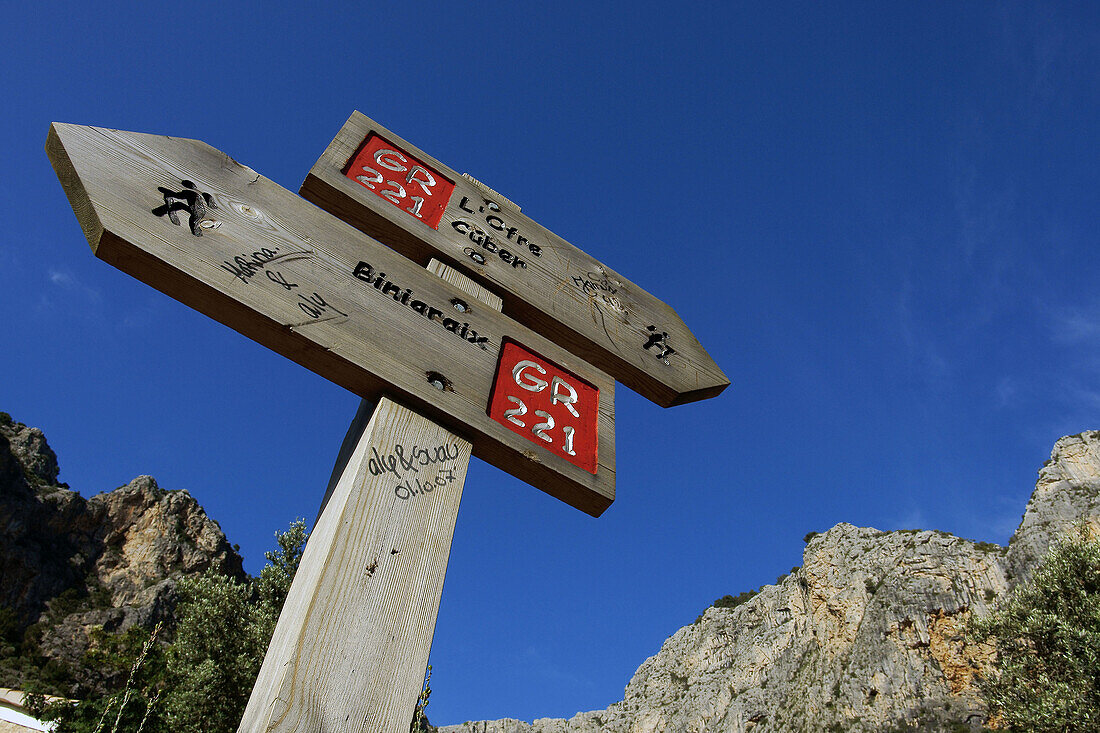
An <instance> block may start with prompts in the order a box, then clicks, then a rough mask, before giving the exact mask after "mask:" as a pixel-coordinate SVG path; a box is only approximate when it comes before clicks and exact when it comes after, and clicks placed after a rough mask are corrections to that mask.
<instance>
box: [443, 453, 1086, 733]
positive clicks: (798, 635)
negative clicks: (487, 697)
mask: <svg viewBox="0 0 1100 733" xmlns="http://www.w3.org/2000/svg"><path fill="white" fill-rule="evenodd" d="M1082 521H1085V522H1091V523H1093V524H1095V525H1098V526H1100V432H1087V433H1083V434H1081V435H1078V436H1074V437H1069V438H1062V439H1061V440H1059V441H1058V443H1057V444H1056V445H1055V447H1054V451H1053V453H1052V455H1051V461H1050V462H1049V463H1048V464H1047V465H1046V466H1044V468H1043V469H1042V471H1040V473H1039V481H1038V483H1037V485H1036V488H1035V493H1034V494H1033V495H1032V497H1031V501H1030V502H1029V503H1028V505H1027V510H1026V512H1025V514H1024V519H1023V521H1022V522H1021V524H1020V528H1019V529H1018V530H1017V532H1016V534H1015V536H1013V538H1012V541H1011V542H1010V545H1009V547H1008V548H1003V547H999V546H997V545H992V544H989V543H974V542H971V541H969V540H965V539H961V538H959V537H955V536H953V535H949V534H946V533H944V532H938V531H898V532H880V531H878V530H875V529H871V528H865V527H864V528H861V527H854V526H852V525H850V524H838V525H837V526H835V527H833V528H832V529H831V530H829V531H828V532H827V533H825V534H824V535H817V536H815V537H812V538H811V539H810V540H809V542H808V543H807V545H806V549H805V551H804V553H803V566H802V567H801V568H800V569H799V570H797V571H796V572H794V573H792V574H791V575H789V576H787V577H786V578H785V579H783V580H782V582H780V583H779V584H777V585H772V586H766V587H764V588H762V589H761V591H760V593H759V594H757V595H756V596H754V597H752V598H751V599H750V600H748V601H747V602H745V603H743V604H741V605H739V606H737V607H735V608H718V607H712V608H709V609H707V611H706V612H705V613H704V614H703V616H702V617H701V618H700V619H699V620H698V621H697V622H696V623H694V624H692V625H690V626H685V627H684V628H682V629H680V630H679V631H677V632H676V633H675V634H673V636H672V637H671V638H669V639H668V640H667V641H666V642H665V643H664V645H663V646H662V647H661V649H660V651H659V652H658V653H657V654H655V655H654V656H652V657H650V658H649V659H647V660H646V661H645V662H644V663H643V664H642V666H641V667H639V668H638V671H637V672H636V673H635V674H634V677H633V679H631V680H630V683H629V684H628V685H627V687H626V691H625V695H624V697H623V700H621V701H620V702H617V703H615V704H613V705H611V706H610V707H609V708H607V709H606V710H599V711H594V712H585V713H578V714H577V715H575V716H573V717H572V718H570V719H568V720H562V719H549V718H547V719H539V720H535V721H534V722H533V723H526V722H522V721H517V720H510V719H508V720H499V721H483V722H476V723H465V724H463V725H457V726H447V727H442V728H440V729H439V730H440V731H443V732H445V733H589V732H592V733H595V732H597V731H598V732H601V733H658V732H667V733H673V732H675V733H680V732H699V733H701V732H703V731H729V732H731V733H732V732H737V733H741V732H748V731H752V732H753V733H763V732H764V731H828V730H843V731H892V730H907V731H914V730H916V731H919V730H926V731H941V730H951V729H956V728H953V726H959V725H961V726H963V728H964V729H965V728H967V727H969V728H971V729H974V730H978V729H980V728H981V726H982V724H983V723H985V722H987V721H986V717H987V716H986V710H985V707H984V705H983V703H982V701H981V699H980V697H979V696H978V694H977V688H976V686H975V675H976V673H978V672H979V671H980V670H981V669H982V668H983V667H985V666H987V665H988V664H990V662H991V659H992V651H993V650H992V648H991V647H989V646H986V645H984V644H977V643H974V642H970V641H968V640H967V639H966V637H965V634H964V633H963V630H964V628H965V625H966V622H967V619H968V618H969V617H970V616H971V615H972V614H978V615H984V614H986V613H988V612H989V610H990V608H991V606H992V604H993V603H994V601H995V600H996V598H997V597H998V596H1000V595H1001V594H1003V593H1005V592H1006V591H1008V590H1009V588H1010V587H1011V585H1012V584H1013V583H1014V582H1017V581H1018V580H1019V579H1022V578H1025V577H1027V575H1028V574H1030V572H1031V570H1032V569H1033V568H1034V567H1035V565H1036V564H1037V563H1038V562H1039V561H1040V560H1041V559H1042V557H1043V556H1044V555H1045V554H1046V551H1047V549H1048V548H1049V547H1050V546H1051V545H1052V544H1053V543H1054V542H1055V541H1056V540H1057V539H1058V537H1059V536H1060V535H1062V534H1064V532H1065V531H1066V530H1067V529H1069V528H1070V527H1072V526H1073V525H1074V524H1075V523H1078V522H1082Z"/></svg>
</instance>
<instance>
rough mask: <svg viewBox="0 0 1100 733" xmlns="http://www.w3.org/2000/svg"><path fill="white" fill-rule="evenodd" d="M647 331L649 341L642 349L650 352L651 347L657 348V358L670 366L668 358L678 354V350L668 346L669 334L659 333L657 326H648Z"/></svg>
mask: <svg viewBox="0 0 1100 733" xmlns="http://www.w3.org/2000/svg"><path fill="white" fill-rule="evenodd" d="M646 330H647V331H649V340H648V341H646V342H645V346H644V347H642V348H644V349H645V350H646V351H649V349H650V348H651V347H653V346H656V347H657V358H658V359H660V360H661V361H663V362H664V363H665V364H668V357H670V356H672V355H673V354H675V353H676V349H674V348H672V347H671V346H669V345H668V332H666V331H658V330H657V327H656V326H646Z"/></svg>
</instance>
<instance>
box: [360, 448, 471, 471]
mask: <svg viewBox="0 0 1100 733" xmlns="http://www.w3.org/2000/svg"><path fill="white" fill-rule="evenodd" d="M370 451H371V457H370V458H369V459H367V470H368V471H370V473H371V476H381V475H383V474H386V473H392V474H393V475H394V476H395V477H396V478H397V479H402V478H404V477H405V473H406V472H408V471H412V472H413V473H420V469H421V468H422V467H424V466H431V465H434V464H437V463H439V464H442V463H446V462H448V461H453V460H455V459H457V458H458V452H459V451H458V443H452V444H450V445H439V446H436V447H434V448H421V447H419V446H417V445H413V447H412V448H408V447H406V446H403V445H401V444H398V445H395V446H394V447H393V450H392V451H391V452H389V453H387V454H386V455H382V454H380V453H379V452H378V449H377V448H375V447H374V446H371V449H370Z"/></svg>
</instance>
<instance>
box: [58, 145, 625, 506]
mask: <svg viewBox="0 0 1100 733" xmlns="http://www.w3.org/2000/svg"><path fill="white" fill-rule="evenodd" d="M46 147H47V153H48V154H49V156H50V160H51V162H52V163H53V166H54V169H55V171H56V172H57V175H58V178H59V179H60V181H61V183H62V186H63V188H64V189H65V192H66V194H67V195H68V197H69V200H70V203H71V204H72V207H73V210H74V211H75V212H76V214H77V218H78V220H79V221H80V224H81V227H82V228H83V229H84V232H85V235H86V236H87V237H88V241H89V243H90V244H91V246H92V249H93V251H94V252H95V254H96V256H97V257H99V258H100V259H102V260H104V261H106V262H108V263H110V264H112V265H114V266H115V267H118V268H119V269H121V270H123V271H124V272H127V273H129V274H131V275H133V276H134V277H136V278H138V279H140V280H142V281H144V282H146V283H148V284H150V285H152V286H153V287H155V288H157V289H159V290H161V291H162V292H164V293H166V294H168V295H170V296H171V297H173V298H175V299H177V300H179V301H181V302H183V303H185V304H187V305H189V306H191V307H192V308H195V309H196V310H198V311H200V312H202V313H205V314H206V315H208V316H210V317H212V318H214V319H216V320H219V321H221V322H222V323H224V324H226V325H228V326H230V327H231V328H234V329H235V330H237V331H239V332H240V333H242V334H244V335H246V336H248V337H249V338H252V339H254V340H256V341H258V342H259V343H261V344H263V345H265V346H267V347H269V348H271V349H273V350H275V351H277V352H279V353H281V354H283V355H284V356H286V357H288V358H290V359H292V360H294V361H296V362H298V363H299V364H301V365H303V366H305V367H307V368H308V369H311V370H312V371H314V372H317V373H318V374H320V375H322V376H324V377H326V378H328V379H330V380H332V381H333V382H335V383H337V384H339V385H341V386H343V387H345V388H347V389H349V390H351V391H353V392H355V393H356V394H358V395H360V396H361V397H363V398H364V399H369V400H375V399H377V398H379V397H380V396H381V395H383V394H388V395H390V396H391V397H392V398H394V399H397V400H399V401H400V402H401V403H402V404H405V405H407V406H408V407H409V408H411V409H413V410H416V411H417V412H418V413H420V414H422V415H424V416H425V417H428V418H429V419H431V420H433V421H435V422H438V423H439V424H441V425H443V426H444V427H446V428H447V429H448V430H450V431H452V432H454V433H455V434H457V435H460V436H462V437H463V438H464V439H466V440H469V441H470V442H471V443H472V444H473V452H474V455H476V456H478V457H480V458H482V459H484V460H485V461H487V462H489V463H491V464H493V465H495V466H497V467H499V468H501V469H503V470H505V471H507V472H508V473H511V474H512V475H514V476H516V477H518V478H520V479H522V480H524V481H527V482H528V483H531V484H532V485H534V486H536V487H538V488H540V489H542V490H543V491H546V492H547V493H549V494H551V495H553V496H556V497H558V498H559V499H561V500H563V501H565V502H567V503H569V504H572V505H573V506H575V507H577V508H579V509H581V510H583V511H585V512H587V513H589V514H592V515H594V516H598V515H599V514H600V513H602V512H603V511H604V510H605V509H606V508H607V506H609V505H610V504H611V502H612V501H613V499H614V485H615V437H614V424H615V423H614V415H615V412H614V382H613V381H612V380H611V378H610V377H609V376H608V375H607V374H605V373H603V372H602V371H600V370H599V369H597V368H595V367H593V366H592V365H590V364H588V363H587V362H585V361H584V360H583V359H582V358H580V357H578V356H576V355H574V354H571V353H570V352H568V351H566V350H565V349H562V348H561V347H559V346H557V345H556V344H554V343H552V342H551V341H549V340H547V339H546V338H544V337H542V336H539V335H538V334H536V333H534V332H533V331H531V330H529V329H527V328H526V327H524V326H522V325H520V324H518V323H516V322H515V321H513V320H511V319H509V318H507V317H505V316H503V315H501V314H500V313H498V312H496V311H494V310H492V309H491V308H486V307H476V306H475V307H474V308H473V309H472V310H471V311H470V312H468V313H461V312H458V311H457V310H455V309H454V308H453V307H452V305H451V301H452V300H454V299H464V298H468V296H466V295H465V293H464V292H463V291H462V290H461V289H459V288H457V287H455V286H454V285H452V284H450V283H448V282H446V281H445V280H443V279H441V278H439V277H436V276H434V275H432V274H430V273H428V272H426V271H425V270H424V269H423V267H422V266H417V265H416V264H415V263H414V262H412V261H410V260H408V259H407V258H405V257H403V256H401V255H400V254H398V253H396V252H394V251H393V250H392V249H390V248H389V247H386V246H384V245H382V244H381V243H379V242H377V241H376V240H374V239H371V238H370V237H368V236H365V235H364V234H363V233H361V232H359V231H357V230H356V229H354V228H353V227H351V226H349V225H347V224H345V223H344V222H342V221H340V220H338V219H336V218H335V217H333V216H331V215H329V214H327V213H325V212H323V211H321V210H319V209H317V208H316V207H314V206H313V205H311V204H309V203H308V202H306V201H304V200H303V199H301V198H300V197H298V196H296V195H294V194H293V193H291V192H290V191H287V190H286V189H284V188H282V187H280V186H278V185H276V184H275V183H273V182H271V181H269V180H268V179H266V178H264V177H263V176H261V175H259V174H258V173H256V172H255V171H253V170H252V169H250V168H248V167H246V166H243V165H241V164H239V163H237V162H236V161H234V160H233V159H232V158H230V157H229V156H228V155H226V154H225V153H222V152H220V151H218V150H216V149H214V148H212V147H210V146H209V145H206V144H205V143H202V142H200V141H196V140H186V139H181V138H169V137H164V136H158V135H145V134H141V133H132V132H122V131H117V130H106V129H102V128H93V127H86V126H78V125H65V124H54V125H53V126H52V127H51V129H50V134H49V136H48V139H47V146H46ZM184 181H187V182H190V183H193V184H194V188H195V189H196V190H198V191H201V192H204V193H208V194H209V195H210V196H211V201H212V203H213V205H214V206H216V208H210V209H209V210H208V211H207V212H206V225H205V226H207V227H209V228H202V227H200V228H199V231H201V232H202V236H196V235H195V234H192V232H191V229H190V228H189V226H188V217H187V213H186V212H183V211H181V212H178V214H179V219H180V224H178V225H177V224H173V223H172V222H171V221H169V219H168V217H167V216H166V215H161V216H158V215H156V214H154V213H153V212H154V211H155V210H160V209H161V207H162V206H163V205H164V204H165V202H166V197H165V195H164V194H163V193H162V192H161V191H158V188H162V189H163V190H166V191H169V192H176V193H182V192H183V189H184V188H186V187H185V186H184V183H183V182H184ZM426 261H427V260H425V262H426ZM360 262H364V263H368V264H369V268H368V270H369V272H370V273H373V274H374V275H379V274H380V273H385V278H384V280H385V282H387V283H392V284H393V287H394V288H395V290H394V291H391V292H388V293H387V292H385V289H384V287H383V286H382V284H381V283H380V284H379V287H375V286H373V285H371V284H370V283H368V282H365V281H364V280H362V279H358V278H357V277H356V276H355V271H356V268H357V265H358V263H360ZM361 272H362V273H363V274H366V273H367V271H363V270H361ZM380 288H381V289H380ZM405 292H407V293H408V295H407V296H402V295H401V294H403V293H405ZM401 297H404V298H405V302H401V300H400V299H401ZM417 304H419V307H420V310H416V309H415V306H416V305H417ZM429 309H430V310H429ZM448 319H449V320H448ZM458 323H461V324H464V325H463V326H462V330H464V331H466V332H467V333H468V334H469V336H468V337H466V338H464V337H462V336H461V335H460V334H459V333H457V332H456V331H458V330H459V327H458ZM449 329H450V330H449ZM475 332H476V334H477V336H476V337H475V336H473V334H474V333H475ZM469 338H484V339H486V341H485V342H484V343H483V344H480V345H478V344H475V343H472V342H471V341H470V340H469ZM502 338H511V339H514V340H516V341H518V342H519V343H521V344H524V345H526V346H527V347H529V348H530V349H531V350H533V351H535V352H537V353H540V354H542V355H544V356H545V357H546V358H547V359H550V360H552V361H554V362H555V363H557V364H560V365H561V366H562V367H564V368H566V369H568V370H569V371H571V372H573V373H574V374H576V375H578V376H579V377H580V378H582V379H584V380H586V381H588V382H589V383H591V384H595V385H597V386H598V387H599V389H600V393H601V394H600V414H599V428H598V433H599V466H598V470H597V472H596V473H595V474H591V473H588V472H587V471H584V470H582V469H580V468H578V467H577V466H575V465H573V464H572V463H570V462H569V461H567V460H565V459H564V458H562V457H560V456H559V455H556V454H555V453H553V452H552V451H551V450H548V449H547V448H545V447H543V446H540V445H536V444H535V443H533V442H531V441H528V440H525V439H524V438H523V437H521V436H519V435H517V434H515V433H513V432H512V431H510V430H508V429H507V428H505V427H504V426H502V425H500V424H499V423H497V422H495V421H494V420H492V419H490V418H489V416H488V414H487V407H488V404H489V395H490V392H491V388H492V383H493V377H494V374H495V371H496V366H497V361H498V357H499V353H500V347H501V339H502ZM432 373H436V374H441V375H443V376H445V377H446V379H447V384H446V389H445V390H443V391H440V390H437V389H435V388H434V387H433V386H432V385H431V384H430V383H429V381H428V375H429V374H432Z"/></svg>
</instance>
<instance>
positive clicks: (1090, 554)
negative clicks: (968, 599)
mask: <svg viewBox="0 0 1100 733" xmlns="http://www.w3.org/2000/svg"><path fill="white" fill-rule="evenodd" d="M973 631H974V633H975V634H976V635H977V636H978V637H979V638H988V637H990V636H992V637H994V640H995V644H996V649H997V661H996V670H995V671H994V673H993V674H991V675H989V676H988V677H987V678H986V679H985V680H984V681H983V683H982V689H983V692H984V694H985V696H986V699H987V701H988V702H989V706H990V713H991V715H992V716H994V717H995V718H999V719H1000V721H1001V722H1003V724H1004V725H1005V726H1007V727H1009V728H1010V729H1012V730H1017V731H1036V732H1037V733H1038V732H1041V731H1059V732H1062V733H1070V732H1073V731H1097V730H1100V541H1098V540H1097V539H1096V538H1095V537H1092V536H1090V533H1089V532H1088V531H1087V530H1086V529H1085V528H1081V529H1079V530H1078V531H1077V532H1076V533H1075V534H1074V535H1072V536H1071V537H1070V538H1069V539H1067V540H1066V541H1064V542H1063V543H1061V544H1060V545H1058V546H1057V547H1056V548H1055V549H1053V550H1052V551H1051V553H1050V554H1049V555H1048V556H1047V557H1046V559H1045V560H1044V561H1043V562H1042V564H1040V565H1039V567H1038V568H1037V569H1036V570H1035V572H1034V574H1033V575H1032V577H1031V580H1030V581H1029V582H1028V583H1027V584H1024V585H1021V586H1019V587H1017V588H1016V590H1015V591H1014V592H1013V594H1012V595H1011V596H1010V597H1009V598H1008V600H1007V602H1006V603H1005V604H1004V605H1003V606H1002V607H1001V608H999V609H998V610H997V611H995V612H994V613H993V614H992V615H991V616H990V617H989V618H986V619H983V620H981V621H977V622H976V623H975V625H974V629H973Z"/></svg>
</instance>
